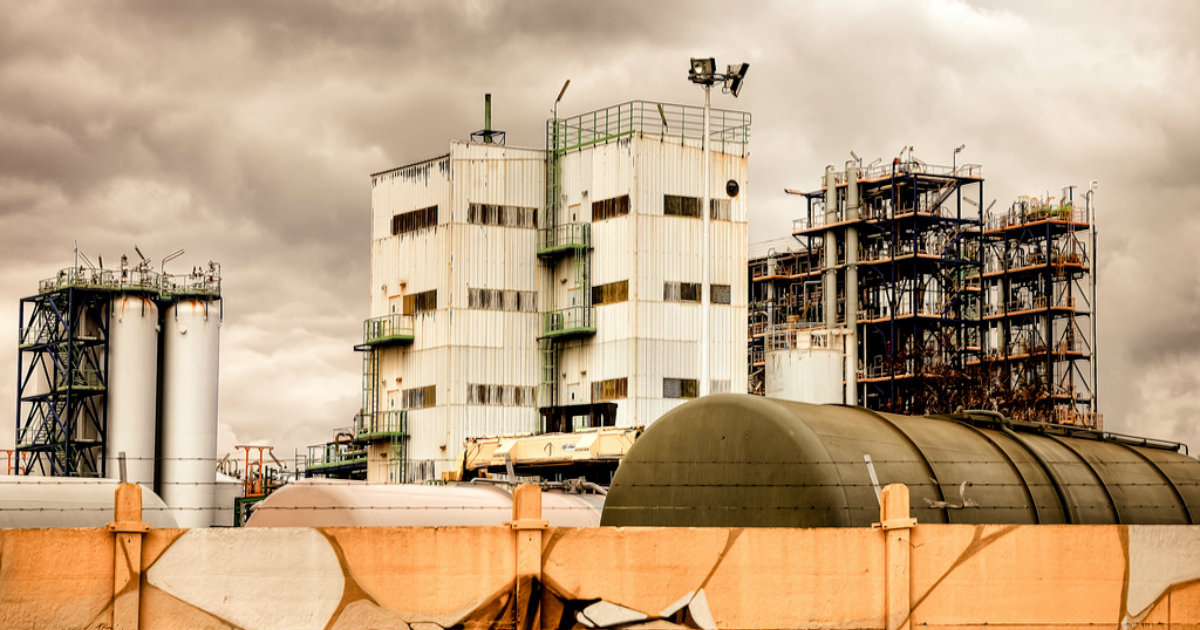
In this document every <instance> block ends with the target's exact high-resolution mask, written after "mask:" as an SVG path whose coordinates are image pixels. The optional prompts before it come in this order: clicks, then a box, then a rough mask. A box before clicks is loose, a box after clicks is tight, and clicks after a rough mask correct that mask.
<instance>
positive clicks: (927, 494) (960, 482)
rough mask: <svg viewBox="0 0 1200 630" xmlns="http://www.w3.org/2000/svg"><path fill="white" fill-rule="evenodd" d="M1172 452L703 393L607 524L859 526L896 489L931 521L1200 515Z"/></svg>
mask: <svg viewBox="0 0 1200 630" xmlns="http://www.w3.org/2000/svg"><path fill="white" fill-rule="evenodd" d="M1169 446H1170V447H1169ZM1176 446H1178V445H1168V444H1167V443H1162V442H1155V441H1153V440H1138V439H1134V438H1126V437H1118V436H1114V435H1111V434H1105V433H1098V432H1093V431H1087V430H1081V429H1072V428H1065V427H1053V426H1049V425H1034V424H1029V423H1016V422H1009V421H1007V420H1004V419H1003V418H1001V417H999V416H993V415H990V414H956V415H955V416H927V417H913V416H900V415H894V414H886V413H875V412H872V411H868V410H866V409H863V408H858V407H845V406H833V405H828V406H822V405H809V404H803V403H795V402H789V401H781V400H775V399H769V398H761V397H757V396H747V395H721V396H709V397H707V398H702V399H699V400H696V401H693V402H689V403H687V404H686V405H682V406H680V407H677V408H676V409H673V410H671V411H670V412H668V413H666V414H664V415H663V417H662V418H660V419H659V420H658V421H657V422H655V423H653V424H652V425H650V427H649V428H648V429H646V432H645V433H643V434H642V436H641V437H640V438H639V439H638V441H637V442H635V443H634V445H633V447H632V448H631V449H630V450H629V453H628V454H627V455H626V457H625V459H624V460H623V461H622V462H621V467H620V468H619V469H618V470H617V474H616V477H615V478H614V479H613V483H612V487H611V488H610V490H609V493H608V500H607V502H606V504H605V509H604V516H603V519H602V525H619V526H632V525H648V526H662V525H666V526H695V527H707V526H711V527H755V526H760V527H865V526H869V525H870V524H871V523H873V522H876V521H878V520H879V499H878V490H879V488H882V487H883V486H885V485H888V484H893V483H902V484H905V485H907V486H908V488H909V492H910V493H911V497H912V511H913V516H915V517H916V518H917V520H918V521H919V522H923V523H1082V524H1111V523H1121V524H1160V523H1182V524H1187V523H1197V522H1200V461H1197V460H1195V459H1193V458H1191V457H1188V456H1187V455H1184V454H1182V453H1179V452H1177V450H1176V448H1175V447H1176Z"/></svg>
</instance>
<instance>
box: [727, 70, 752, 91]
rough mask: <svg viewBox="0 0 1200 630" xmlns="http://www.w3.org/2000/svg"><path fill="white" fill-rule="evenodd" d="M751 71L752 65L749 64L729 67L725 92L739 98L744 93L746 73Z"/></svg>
mask: <svg viewBox="0 0 1200 630" xmlns="http://www.w3.org/2000/svg"><path fill="white" fill-rule="evenodd" d="M749 70H750V64H748V63H742V64H738V65H736V66H729V67H728V69H727V70H726V73H725V91H726V92H728V93H730V94H732V95H733V97H734V98H737V95H738V94H740V93H741V91H742V81H743V80H744V79H745V78H746V72H747V71H749Z"/></svg>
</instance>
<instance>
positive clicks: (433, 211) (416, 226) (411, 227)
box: [392, 206, 438, 236]
mask: <svg viewBox="0 0 1200 630" xmlns="http://www.w3.org/2000/svg"><path fill="white" fill-rule="evenodd" d="M437 222H438V207H437V206H430V207H428V208H422V209H420V210H413V211H412V212H405V213H402V214H397V215H394V216H393V217H392V236H397V235H400V234H408V233H409V232H416V231H417V230H423V229H425V228H429V227H433V226H435V225H437Z"/></svg>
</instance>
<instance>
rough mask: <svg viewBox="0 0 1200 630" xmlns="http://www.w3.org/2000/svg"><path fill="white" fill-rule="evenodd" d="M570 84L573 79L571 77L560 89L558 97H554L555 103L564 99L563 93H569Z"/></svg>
mask: <svg viewBox="0 0 1200 630" xmlns="http://www.w3.org/2000/svg"><path fill="white" fill-rule="evenodd" d="M568 85H571V80H570V79H567V82H566V83H563V86H562V89H561V90H559V91H558V98H556V99H554V103H555V104H558V102H559V101H561V100H562V97H563V94H566V93H567V86H568Z"/></svg>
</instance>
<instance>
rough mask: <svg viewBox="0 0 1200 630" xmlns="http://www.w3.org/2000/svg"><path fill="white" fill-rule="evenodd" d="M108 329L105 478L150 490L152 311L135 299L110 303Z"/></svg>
mask: <svg viewBox="0 0 1200 630" xmlns="http://www.w3.org/2000/svg"><path fill="white" fill-rule="evenodd" d="M111 308H112V310H111V312H110V315H109V319H108V321H109V324H108V330H109V332H108V392H107V394H108V395H107V403H106V404H107V405H108V428H107V445H106V457H107V459H108V466H107V473H108V475H107V476H108V478H110V479H119V478H120V476H121V466H120V463H119V462H118V456H119V454H120V453H122V452H123V453H125V472H126V476H125V479H126V480H127V481H130V482H133V483H139V484H143V485H145V486H146V487H149V488H153V487H154V437H155V422H156V413H157V410H156V408H155V407H156V405H157V403H158V306H157V305H156V304H155V303H154V301H153V300H151V299H149V298H146V297H143V296H140V295H118V296H117V297H114V298H113V300H112V307H111Z"/></svg>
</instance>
